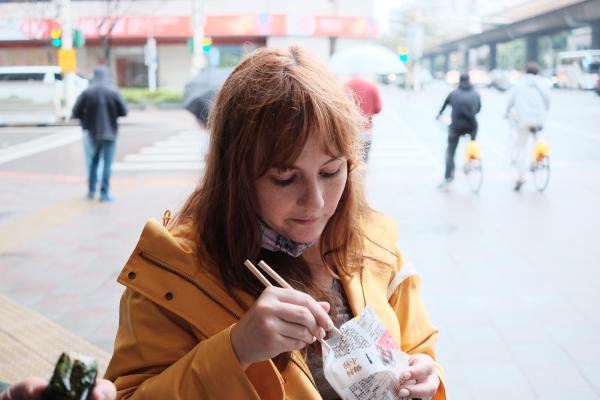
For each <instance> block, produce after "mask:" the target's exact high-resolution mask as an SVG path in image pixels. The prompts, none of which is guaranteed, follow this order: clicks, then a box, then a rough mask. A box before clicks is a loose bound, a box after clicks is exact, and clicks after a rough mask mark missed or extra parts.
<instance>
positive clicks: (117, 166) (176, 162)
mask: <svg viewBox="0 0 600 400" xmlns="http://www.w3.org/2000/svg"><path fill="white" fill-rule="evenodd" d="M207 146H208V136H207V135H206V134H205V133H202V132H191V131H183V132H179V133H177V134H175V135H173V136H170V137H169V138H167V139H164V140H159V141H157V142H155V143H153V144H152V145H151V146H148V147H144V148H142V149H140V150H139V151H138V152H137V153H135V154H128V155H126V156H125V157H124V158H123V160H122V161H120V162H115V163H114V164H113V170H114V171H121V172H126V171H129V172H141V171H193V172H199V171H202V170H203V169H204V153H205V152H206V148H207Z"/></svg>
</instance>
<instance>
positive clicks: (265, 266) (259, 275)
mask: <svg viewBox="0 0 600 400" xmlns="http://www.w3.org/2000/svg"><path fill="white" fill-rule="evenodd" d="M244 265H245V266H246V268H248V269H249V270H250V272H252V274H253V275H254V276H255V277H256V278H257V279H258V280H259V281H260V282H261V283H262V284H263V285H264V286H265V287H270V286H273V284H271V282H269V280H268V279H267V278H266V277H265V276H264V275H263V274H262V273H261V272H260V271H259V270H258V268H256V267H255V266H254V264H252V262H251V261H250V260H246V261H244ZM258 266H259V267H260V268H261V269H262V270H263V271H265V272H266V273H267V274H268V275H269V276H270V277H271V278H273V279H274V280H275V282H277V283H278V284H279V285H281V286H282V287H284V288H286V289H292V290H295V289H294V288H293V287H292V286H291V285H290V284H289V283H287V282H286V281H285V280H284V279H283V278H282V277H281V276H280V275H279V274H278V273H277V272H275V270H273V268H271V267H270V266H269V265H268V264H267V263H266V262H264V261H262V260H261V261H259V263H258ZM331 330H333V331H334V332H335V333H337V334H338V335H341V334H342V332H340V330H339V329H338V328H336V326H335V325H333V324H331ZM319 340H320V341H321V343H322V344H323V345H324V346H325V347H326V348H327V349H329V350H331V347H330V346H329V345H328V344H327V342H325V340H323V339H319Z"/></svg>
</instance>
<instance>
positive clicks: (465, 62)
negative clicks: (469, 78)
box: [462, 47, 471, 72]
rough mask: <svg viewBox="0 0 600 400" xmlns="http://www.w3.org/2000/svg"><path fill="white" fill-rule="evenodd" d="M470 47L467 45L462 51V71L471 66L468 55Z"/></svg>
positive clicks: (467, 69) (467, 70) (466, 70)
mask: <svg viewBox="0 0 600 400" xmlns="http://www.w3.org/2000/svg"><path fill="white" fill-rule="evenodd" d="M470 51H471V49H469V48H468V47H467V48H465V49H464V51H463V67H462V70H463V71H464V72H469V69H470V67H471V62H470V60H471V58H470V57H469V53H470Z"/></svg>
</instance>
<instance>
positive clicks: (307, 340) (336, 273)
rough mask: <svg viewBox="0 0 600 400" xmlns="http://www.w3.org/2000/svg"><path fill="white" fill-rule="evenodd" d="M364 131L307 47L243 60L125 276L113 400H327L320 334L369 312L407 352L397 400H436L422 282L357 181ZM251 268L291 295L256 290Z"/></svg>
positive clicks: (439, 393) (438, 387)
mask: <svg viewBox="0 0 600 400" xmlns="http://www.w3.org/2000/svg"><path fill="white" fill-rule="evenodd" d="M363 122H364V119H363V117H362V116H361V115H360V113H359V110H358V108H357V107H356V104H355V103H354V102H352V101H351V99H350V97H349V96H348V93H347V91H346V90H345V89H344V87H343V86H342V85H340V84H339V83H338V82H337V81H336V79H335V77H334V76H333V74H332V73H331V72H329V71H328V70H327V68H326V67H325V66H324V65H323V64H321V63H320V62H319V61H318V60H317V58H316V57H315V56H311V55H310V54H309V53H308V52H307V51H305V50H302V49H300V48H298V47H291V48H289V49H286V50H277V49H267V48H263V49H259V50H256V51H255V52H253V53H251V54H250V55H248V56H247V57H246V58H245V59H244V60H242V61H241V62H240V63H239V64H238V66H237V67H236V68H235V70H234V71H233V72H232V73H231V75H230V76H229V77H228V78H227V80H226V81H225V83H224V84H223V86H222V88H221V90H220V91H219V93H218V95H217V97H216V100H215V104H214V108H213V109H212V111H211V114H210V123H209V129H210V134H211V140H210V147H209V150H208V155H207V158H206V168H205V171H204V175H203V178H202V181H201V182H200V183H199V185H198V187H197V188H196V189H195V190H194V192H193V193H192V194H191V195H190V197H188V199H187V201H186V202H185V203H184V205H183V206H182V208H181V210H180V211H179V213H178V214H177V215H176V216H175V219H174V220H173V221H170V222H169V215H168V213H165V216H164V219H163V223H162V224H161V223H159V222H158V221H155V220H151V221H149V222H148V223H147V224H146V226H145V227H144V230H143V231H142V235H141V238H140V241H139V242H138V245H137V246H136V248H135V250H134V251H133V253H132V255H131V257H130V258H129V260H128V262H127V264H126V265H125V267H124V269H123V271H122V272H121V273H120V275H119V278H118V280H119V282H120V283H122V284H123V285H125V286H126V289H125V291H124V293H123V296H122V298H121V303H120V317H119V328H118V330H117V337H116V339H115V346H114V353H113V355H112V358H111V360H110V362H109V365H108V368H107V371H106V376H105V377H106V378H107V379H109V380H111V381H114V382H115V385H116V387H117V396H118V398H128V399H132V400H146V399H170V400H188V399H262V400H275V399H305V400H317V399H323V398H325V399H331V398H337V397H339V396H338V395H337V394H336V393H335V391H333V388H332V387H331V386H330V385H329V383H328V382H327V380H326V379H325V378H324V377H323V374H324V372H323V365H322V354H321V347H320V346H321V344H320V343H319V342H317V341H316V339H317V338H319V339H322V338H324V337H325V335H326V331H328V332H330V331H331V330H333V326H334V325H336V326H338V327H339V326H340V325H341V324H343V323H345V322H346V321H348V320H349V319H351V318H352V317H353V316H355V315H358V314H360V313H361V312H362V311H363V310H364V308H365V307H366V305H367V304H368V305H369V306H370V307H371V308H372V309H373V310H374V312H375V314H376V315H377V317H378V318H379V319H380V320H381V321H382V323H383V324H384V325H385V326H386V327H387V328H388V330H389V335H390V338H394V339H395V341H396V343H398V345H399V346H400V347H401V349H402V350H403V351H404V352H406V353H408V354H409V359H410V361H409V367H408V369H405V370H402V371H397V372H398V376H400V377H401V378H399V380H398V384H399V393H400V394H401V395H402V396H401V397H410V398H433V399H434V400H445V399H446V394H445V388H444V384H443V377H442V372H441V367H440V366H439V365H438V364H437V363H436V362H435V361H434V358H435V352H434V348H435V343H436V341H437V337H438V331H437V329H436V328H435V327H434V325H433V324H432V323H431V321H430V319H429V317H428V315H427V311H426V309H425V307H424V305H423V302H422V300H421V295H420V280H419V277H418V276H417V275H416V274H415V273H414V271H413V270H411V268H410V267H409V266H408V265H406V264H405V263H404V261H403V257H402V255H401V253H400V251H399V250H398V248H397V246H396V238H397V233H396V232H397V225H396V223H395V221H393V219H392V218H390V217H387V216H384V215H383V214H380V213H378V212H375V211H374V210H372V209H371V208H370V207H369V206H368V205H367V203H366V200H365V196H364V190H363V189H362V186H361V185H360V182H361V178H362V174H361V169H360V168H358V166H359V165H360V163H361V154H360V148H359V146H358V139H359V138H358V133H359V130H360V126H361V124H362V123H363ZM245 260H250V261H252V262H253V263H255V264H256V263H257V262H258V261H259V260H264V261H266V262H267V263H268V264H270V265H271V266H272V267H273V269H275V270H276V271H277V273H278V274H279V275H280V276H281V277H282V278H283V279H284V280H285V281H286V282H288V283H289V284H290V285H291V286H292V287H293V289H291V288H284V287H280V286H278V285H276V286H273V287H267V288H265V287H264V286H263V284H261V282H260V281H258V280H257V279H256V277H254V276H253V275H252V274H251V273H250V272H249V271H248V270H247V269H246V267H245V266H244V262H245ZM390 340H391V339H390Z"/></svg>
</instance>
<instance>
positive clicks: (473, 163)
mask: <svg viewBox="0 0 600 400" xmlns="http://www.w3.org/2000/svg"><path fill="white" fill-rule="evenodd" d="M463 171H464V172H465V177H466V178H467V184H468V185H469V188H470V189H471V192H473V193H479V190H481V185H482V184H483V168H482V166H481V160H469V161H467V162H466V163H465V165H464V166H463Z"/></svg>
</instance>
